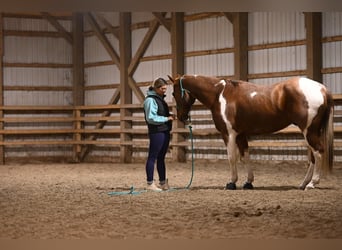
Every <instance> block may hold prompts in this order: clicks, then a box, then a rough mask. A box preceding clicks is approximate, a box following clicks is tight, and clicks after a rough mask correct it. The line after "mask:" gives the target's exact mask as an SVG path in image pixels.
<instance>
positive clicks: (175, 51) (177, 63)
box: [171, 12, 186, 162]
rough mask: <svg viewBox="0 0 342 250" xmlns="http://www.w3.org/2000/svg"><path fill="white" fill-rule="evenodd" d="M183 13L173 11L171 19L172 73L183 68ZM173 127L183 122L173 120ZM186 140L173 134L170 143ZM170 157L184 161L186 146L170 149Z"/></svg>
mask: <svg viewBox="0 0 342 250" xmlns="http://www.w3.org/2000/svg"><path fill="white" fill-rule="evenodd" d="M184 44H185V38H184V13H183V12H173V13H172V20H171V47H172V48H171V50H172V75H173V76H176V75H177V74H180V75H183V74H184V71H185V68H184V50H185V48H184ZM172 111H173V113H174V114H176V113H177V110H176V107H174V108H173V110H172ZM173 128H174V129H176V130H177V129H179V128H184V123H182V122H180V121H178V120H176V121H174V122H173ZM185 140H186V137H185V135H182V134H174V135H173V136H172V143H175V144H177V143H182V142H184V141H185ZM172 159H177V161H178V162H185V161H186V148H185V147H175V148H173V149H172Z"/></svg>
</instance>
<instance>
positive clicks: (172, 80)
mask: <svg viewBox="0 0 342 250" xmlns="http://www.w3.org/2000/svg"><path fill="white" fill-rule="evenodd" d="M167 77H168V78H169V79H170V81H171V82H172V83H174V82H175V80H174V79H173V78H172V77H171V76H169V75H167Z"/></svg>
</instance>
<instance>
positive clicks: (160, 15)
mask: <svg viewBox="0 0 342 250" xmlns="http://www.w3.org/2000/svg"><path fill="white" fill-rule="evenodd" d="M152 14H153V15H154V16H155V17H156V18H157V19H158V21H159V23H160V24H161V25H163V26H164V27H165V28H166V29H167V30H168V31H169V32H171V23H170V21H168V20H167V19H166V18H165V17H164V15H165V13H163V12H152Z"/></svg>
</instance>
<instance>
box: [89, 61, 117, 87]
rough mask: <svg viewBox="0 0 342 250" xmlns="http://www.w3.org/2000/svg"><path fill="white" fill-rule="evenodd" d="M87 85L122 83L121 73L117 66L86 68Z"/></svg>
mask: <svg viewBox="0 0 342 250" xmlns="http://www.w3.org/2000/svg"><path fill="white" fill-rule="evenodd" d="M84 75H85V77H84V78H85V85H86V86H89V85H92V86H93V85H103V84H113V83H119V82H120V71H119V69H118V67H117V66H116V65H107V66H98V67H89V68H85V71H84Z"/></svg>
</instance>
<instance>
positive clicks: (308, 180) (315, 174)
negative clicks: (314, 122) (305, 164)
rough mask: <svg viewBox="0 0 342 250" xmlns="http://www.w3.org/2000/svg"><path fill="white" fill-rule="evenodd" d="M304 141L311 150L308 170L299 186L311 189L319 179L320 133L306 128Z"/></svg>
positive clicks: (320, 166) (320, 161) (321, 147)
mask: <svg viewBox="0 0 342 250" xmlns="http://www.w3.org/2000/svg"><path fill="white" fill-rule="evenodd" d="M306 141H307V142H308V144H309V147H310V149H311V152H312V153H311V161H310V165H309V169H308V172H307V174H306V176H305V178H304V181H303V183H302V185H301V186H300V187H301V188H302V189H312V188H315V185H316V184H318V183H319V181H320V175H321V169H322V153H323V146H322V141H321V137H320V134H319V133H318V132H316V133H315V132H313V130H311V131H310V130H308V133H307V135H306Z"/></svg>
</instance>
